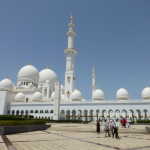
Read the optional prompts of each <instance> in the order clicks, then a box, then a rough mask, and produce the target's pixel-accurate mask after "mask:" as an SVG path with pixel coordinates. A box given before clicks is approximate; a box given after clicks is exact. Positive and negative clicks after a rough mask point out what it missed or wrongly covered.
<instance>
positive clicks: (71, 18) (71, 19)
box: [70, 13, 74, 22]
mask: <svg viewBox="0 0 150 150" xmlns="http://www.w3.org/2000/svg"><path fill="white" fill-rule="evenodd" d="M73 20H74V18H73V16H72V13H71V16H70V21H71V22H72V21H73Z"/></svg>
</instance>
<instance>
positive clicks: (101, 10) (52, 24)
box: [0, 0, 150, 100]
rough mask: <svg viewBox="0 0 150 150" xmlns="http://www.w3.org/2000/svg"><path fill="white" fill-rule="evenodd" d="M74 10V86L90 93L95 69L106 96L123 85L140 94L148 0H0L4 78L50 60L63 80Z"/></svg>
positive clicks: (145, 69) (148, 48) (149, 45)
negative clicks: (92, 73)
mask: <svg viewBox="0 0 150 150" xmlns="http://www.w3.org/2000/svg"><path fill="white" fill-rule="evenodd" d="M71 13H72V14H73V16H74V19H75V20H74V22H75V31H76V33H77V36H76V37H75V48H76V49H77V50H78V54H77V55H76V60H75V74H76V88H77V89H79V90H80V91H81V92H82V94H83V97H84V98H86V99H88V100H90V99H91V70H92V65H95V70H96V77H97V78H96V80H97V85H98V86H99V88H101V89H102V90H103V91H104V93H105V98H106V99H115V94H116V91H117V90H118V89H119V88H121V87H123V88H126V89H127V90H128V92H129V95H130V98H131V99H140V98H141V91H142V89H143V88H144V87H146V86H150V69H149V68H150V1H149V0H122V1H120V0H113V1H112V0H82V1H81V0H25V1H20V0H13V1H11V0H9V1H8V0H1V1H0V79H3V78H5V77H7V78H10V79H11V80H12V81H13V82H14V83H16V82H17V74H18V71H19V70H20V68H21V67H23V66H24V65H28V64H29V62H32V65H33V66H35V67H36V68H37V69H38V70H39V71H41V70H42V69H44V68H46V67H47V66H50V68H51V69H52V70H54V71H55V72H56V73H57V75H58V78H59V80H60V81H61V83H64V73H65V54H64V49H65V48H66V47H67V36H66V32H67V30H68V23H69V16H70V14H71Z"/></svg>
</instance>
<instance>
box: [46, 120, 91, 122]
mask: <svg viewBox="0 0 150 150" xmlns="http://www.w3.org/2000/svg"><path fill="white" fill-rule="evenodd" d="M46 121H47V122H49V123H88V122H90V121H82V120H46Z"/></svg>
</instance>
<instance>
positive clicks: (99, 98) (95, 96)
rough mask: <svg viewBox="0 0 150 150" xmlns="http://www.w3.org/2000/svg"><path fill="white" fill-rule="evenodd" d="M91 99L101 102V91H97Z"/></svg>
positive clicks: (102, 97)
mask: <svg viewBox="0 0 150 150" xmlns="http://www.w3.org/2000/svg"><path fill="white" fill-rule="evenodd" d="M93 99H94V100H103V99H104V93H103V91H102V90H100V89H97V90H95V91H94V93H93Z"/></svg>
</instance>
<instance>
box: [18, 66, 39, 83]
mask: <svg viewBox="0 0 150 150" xmlns="http://www.w3.org/2000/svg"><path fill="white" fill-rule="evenodd" d="M18 80H19V81H21V80H24V81H33V82H36V83H37V82H38V81H39V72H38V70H37V69H36V68H35V67H34V66H32V65H27V66H24V67H23V68H21V69H20V71H19V72H18Z"/></svg>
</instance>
